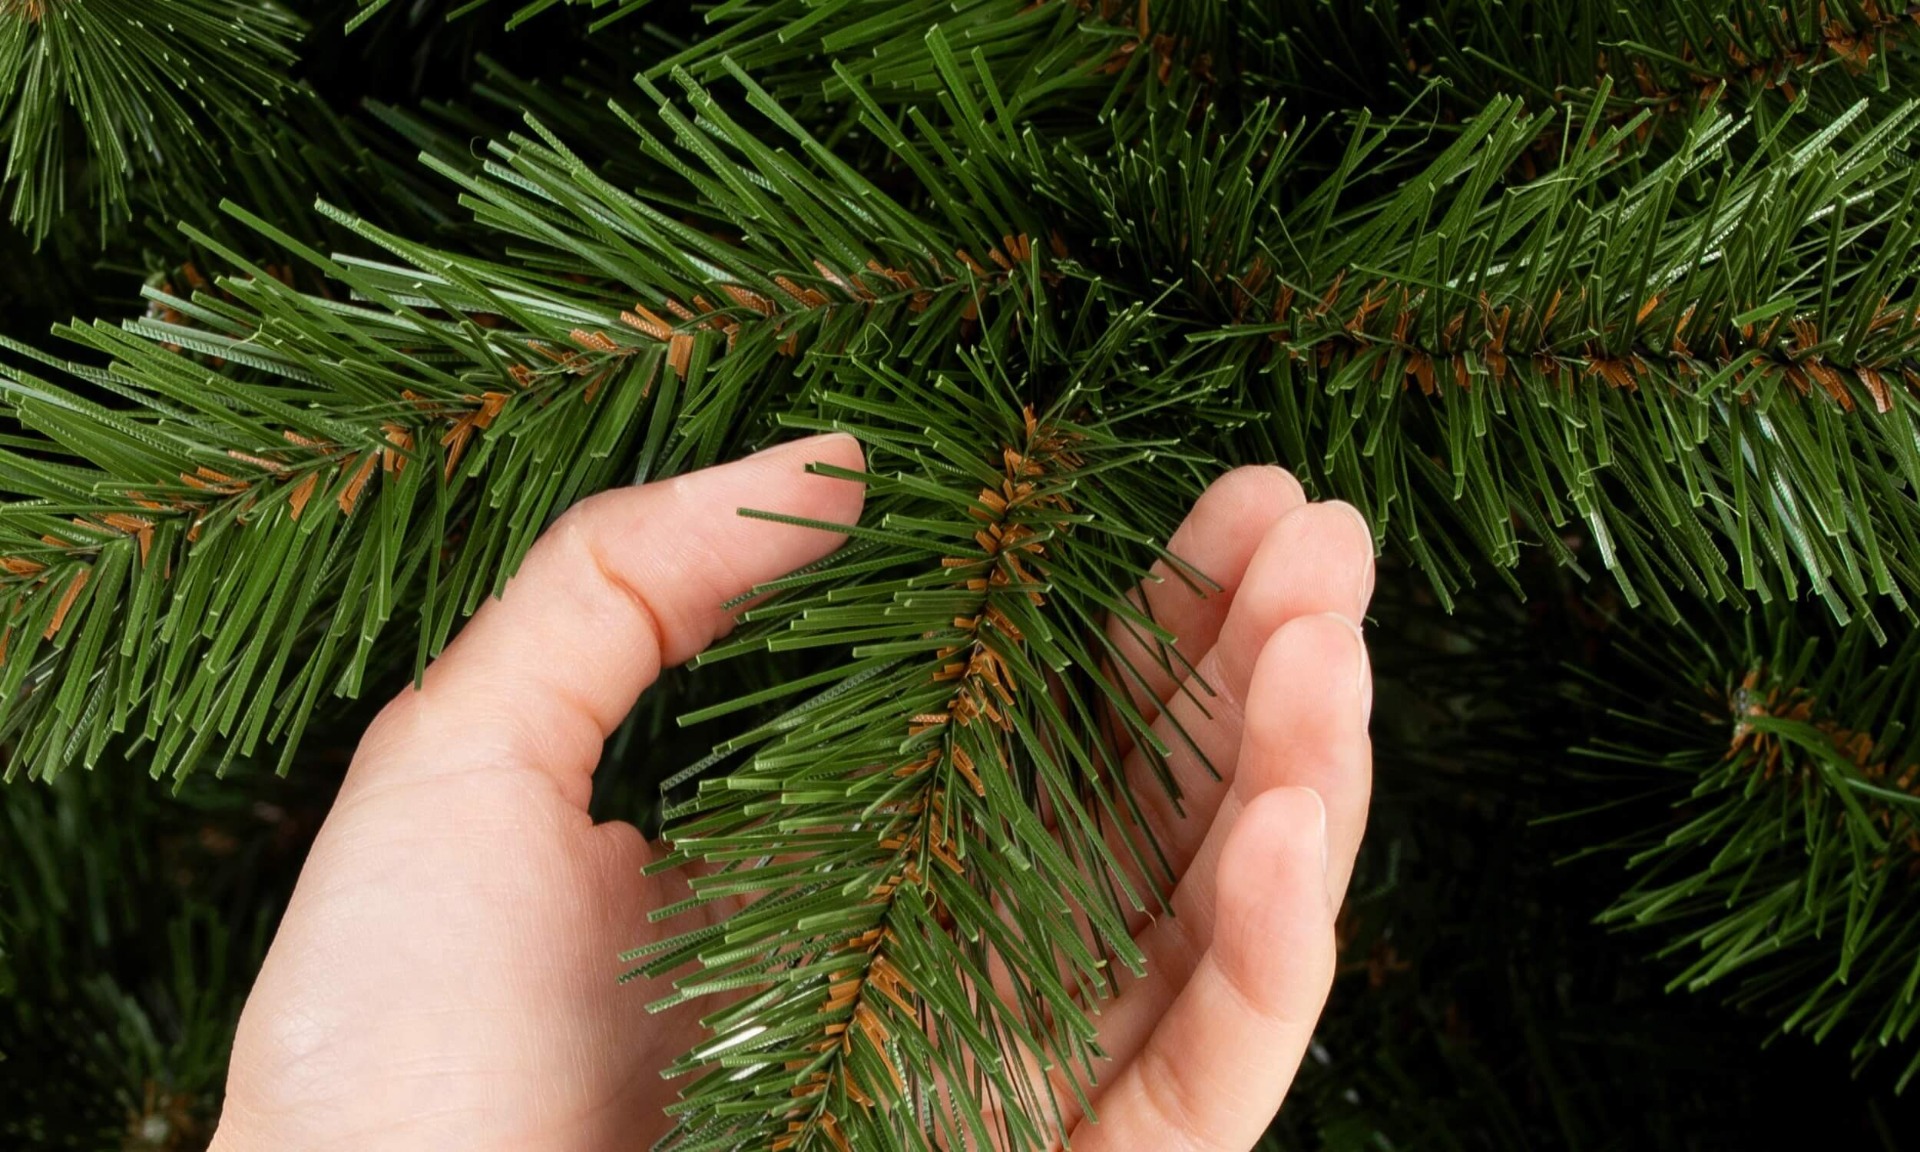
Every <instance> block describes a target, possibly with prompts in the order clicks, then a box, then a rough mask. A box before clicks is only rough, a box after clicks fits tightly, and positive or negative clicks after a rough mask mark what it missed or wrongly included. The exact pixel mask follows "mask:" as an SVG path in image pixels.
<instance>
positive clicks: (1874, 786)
mask: <svg viewBox="0 0 1920 1152" xmlns="http://www.w3.org/2000/svg"><path fill="white" fill-rule="evenodd" d="M1768 620H1770V621H1771V623H1768V622H1767V621H1768ZM1637 671H1638V673H1639V676H1638V677H1636V679H1640V677H1644V679H1641V680H1640V690H1641V691H1644V693H1645V694H1644V696H1641V697H1640V698H1639V699H1637V700H1636V701H1635V707H1634V709H1633V710H1632V711H1623V712H1622V713H1620V714H1619V715H1618V716H1617V717H1616V718H1615V722H1614V726H1613V727H1614V731H1613V734H1612V736H1611V737H1610V738H1609V739H1608V740H1606V741H1605V742H1602V743H1600V744H1598V745H1596V746H1595V747H1594V748H1592V749H1591V752H1592V754H1594V755H1596V756H1598V757H1601V758H1603V759H1605V760H1608V761H1614V762H1617V763H1624V764H1625V765H1627V766H1630V767H1634V768H1638V769H1641V770H1642V771H1646V772H1651V773H1652V774H1653V775H1652V778H1653V780H1654V781H1655V782H1656V786H1657V787H1658V788H1659V791H1658V792H1657V793H1655V794H1656V795H1659V796H1663V797H1668V798H1671V803H1672V808H1671V809H1670V811H1669V812H1668V813H1667V814H1665V818H1664V819H1661V818H1658V817H1654V818H1651V819H1648V820H1646V821H1645V830H1644V831H1643V832H1640V833H1638V834H1636V835H1634V836H1632V837H1630V838H1629V839H1628V840H1627V841H1626V842H1625V843H1623V844H1621V845H1620V846H1619V847H1621V848H1626V849H1630V850H1631V851H1632V855H1631V857H1630V864H1631V867H1632V869H1633V871H1634V873H1635V878H1634V882H1633V885H1632V887H1630V888H1629V889H1628V890H1627V892H1626V893H1625V894H1624V895H1622V896H1621V897H1620V899H1619V900H1618V901H1617V902H1616V903H1615V904H1614V905H1613V907H1612V908H1611V909H1609V910H1608V911H1607V913H1606V916H1605V918H1604V919H1605V921H1606V922H1608V923H1612V924H1616V925H1619V926H1622V927H1632V928H1634V929H1636V930H1640V931H1646V932H1655V933H1658V934H1660V935H1662V936H1664V937H1665V938H1666V939H1667V941H1668V943H1667V944H1666V945H1665V946H1664V947H1663V948H1662V955H1663V956H1666V957H1668V958H1670V959H1672V960H1673V961H1674V962H1675V963H1676V964H1678V965H1679V971H1678V972H1677V974H1676V975H1675V976H1674V977H1673V980H1672V987H1673V988H1676V989H1680V988H1684V989H1688V990H1692V991H1704V990H1718V991H1721V992H1722V993H1723V994H1724V995H1725V996H1727V998H1728V999H1729V1000H1731V1002H1733V1003H1734V1004H1737V1005H1739V1006H1741V1007H1743V1008H1747V1009H1751V1010H1755V1011H1759V1012H1764V1013H1766V1014H1767V1015H1769V1016H1771V1017H1772V1018H1773V1019H1775V1020H1776V1021H1777V1022H1778V1024H1779V1027H1780V1028H1781V1030H1783V1031H1786V1032H1797V1033H1803V1034H1805V1035H1807V1036H1810V1037H1812V1038H1814V1039H1816V1040H1825V1039H1828V1038H1830V1037H1837V1038H1840V1039H1842V1040H1845V1041H1848V1042H1850V1043H1851V1045H1852V1051H1853V1055H1854V1058H1855V1060H1856V1061H1857V1062H1865V1061H1866V1060H1868V1059H1870V1058H1872V1057H1873V1056H1874V1055H1876V1054H1877V1053H1880V1052H1883V1051H1889V1050H1891V1051H1892V1052H1894V1053H1896V1054H1897V1055H1898V1058H1900V1059H1901V1060H1903V1061H1904V1068H1903V1070H1902V1072H1901V1075H1900V1079H1899V1082H1900V1083H1901V1084H1902V1085H1904V1084H1906V1083H1907V1082H1909V1081H1910V1080H1911V1079H1912V1078H1913V1076H1914V1075H1915V1074H1916V1073H1917V1072H1920V994H1916V990H1917V989H1920V887H1917V886H1916V885H1915V883H1914V876H1915V875H1916V873H1920V727H1916V725H1915V724H1914V719H1915V717H1916V716H1920V632H1915V631H1913V630H1911V629H1910V628H1907V629H1902V633H1901V635H1899V636H1898V637H1897V638H1895V639H1894V640H1893V641H1892V642H1890V643H1888V644H1885V645H1881V644H1877V643H1875V642H1874V641H1873V639H1872V638H1871V637H1870V636H1869V635H1867V634H1866V633H1865V632H1864V631H1863V630H1861V629H1857V628H1856V629H1851V630H1836V629H1834V628H1832V627H1831V626H1829V625H1827V624H1825V623H1818V624H1814V625H1809V624H1807V623H1805V622H1803V621H1801V620H1796V619H1795V618H1794V617H1793V616H1792V615H1791V614H1790V613H1783V612H1769V613H1766V614H1764V615H1763V616H1759V617H1756V618H1755V619H1754V620H1751V621H1749V622H1747V627H1746V629H1745V634H1744V636H1741V635H1739V634H1738V633H1735V634H1732V635H1722V636H1711V635H1709V636H1705V637H1702V636H1683V637H1681V638H1680V639H1678V640H1676V642H1675V644H1674V646H1673V648H1672V649H1671V650H1669V651H1665V652H1659V653H1655V654H1653V655H1652V656H1650V657H1649V658H1648V659H1647V660H1646V661H1645V663H1644V666H1643V667H1641V668H1639V669H1638V670H1637ZM1636 695H1638V692H1636ZM1648 705H1653V707H1651V708H1649V707H1648ZM1609 775H1610V776H1612V777H1613V779H1614V783H1613V789H1614V790H1615V791H1616V792H1618V791H1620V790H1621V789H1622V788H1623V786H1624V785H1627V784H1636V785H1637V784H1640V783H1642V782H1643V781H1642V780H1641V779H1637V778H1630V779H1626V780H1623V779H1620V778H1619V776H1618V774H1617V771H1616V772H1610V773H1609ZM1635 811H1637V812H1641V813H1645V812H1646V808H1645V807H1644V806H1637V807H1636V808H1635Z"/></svg>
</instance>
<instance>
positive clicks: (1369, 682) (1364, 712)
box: [1339, 616, 1373, 726]
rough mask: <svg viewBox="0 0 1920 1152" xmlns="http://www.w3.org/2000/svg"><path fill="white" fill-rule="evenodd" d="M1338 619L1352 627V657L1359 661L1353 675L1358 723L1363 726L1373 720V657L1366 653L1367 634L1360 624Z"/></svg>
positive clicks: (1344, 618) (1343, 617)
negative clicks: (1355, 687)
mask: <svg viewBox="0 0 1920 1152" xmlns="http://www.w3.org/2000/svg"><path fill="white" fill-rule="evenodd" d="M1339 619H1340V622H1341V623H1343V624H1345V625H1346V626H1347V627H1348V628H1351V629H1353V647H1354V658H1355V659H1356V660H1358V661H1359V662H1360V667H1359V668H1358V670H1357V671H1355V673H1354V675H1355V677H1356V678H1357V680H1358V682H1359V685H1360V723H1361V725H1362V726H1364V725H1366V724H1368V723H1370V722H1372V720H1373V659H1372V657H1370V656H1369V655H1368V654H1367V634H1366V633H1365V632H1363V631H1361V630H1360V625H1358V624H1355V623H1354V622H1353V621H1351V620H1349V619H1347V618H1346V617H1345V616H1341V617H1339Z"/></svg>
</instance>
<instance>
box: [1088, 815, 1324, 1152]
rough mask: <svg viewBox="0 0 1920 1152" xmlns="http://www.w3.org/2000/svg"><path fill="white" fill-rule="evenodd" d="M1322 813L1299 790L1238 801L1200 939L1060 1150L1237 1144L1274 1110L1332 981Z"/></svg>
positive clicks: (1254, 1134) (1195, 1151) (1208, 1149)
mask: <svg viewBox="0 0 1920 1152" xmlns="http://www.w3.org/2000/svg"><path fill="white" fill-rule="evenodd" d="M1323 819H1324V812H1323V809H1322V807H1321V804H1320V802H1319V799H1318V798H1317V797H1316V796H1315V795H1314V793H1313V792H1312V791H1311V790H1310V789H1305V788H1281V789H1274V790H1272V791H1269V792H1267V793H1265V794H1263V795H1262V796H1260V797H1258V798H1257V799H1256V800H1255V801H1254V802H1253V803H1251V804H1249V805H1248V806H1247V809H1246V811H1245V812H1244V813H1242V815H1241V818H1240V820H1239V822H1238V824H1237V825H1236V826H1235V829H1234V833H1233V835H1232V837H1231V838H1230V839H1229V840H1228V842H1227V843H1226V845H1225V847H1224V850H1223V852H1222V854H1221V858H1220V869H1219V880H1220V894H1219V899H1218V906H1217V915H1216V918H1215V919H1216V923H1217V925H1218V930H1217V931H1216V932H1215V934H1214V937H1213V942H1212V945H1211V946H1210V947H1209V948H1207V950H1206V951H1205V953H1204V955H1203V956H1202V957H1201V959H1200V961H1199V964H1198V966H1197V967H1196V968H1195V969H1194V971H1193V976H1192V978H1191V979H1190V980H1189V981H1188V982H1187V984H1186V986H1185V988H1184V989H1182V990H1181V992H1180V994H1179V997H1178V998H1177V999H1176V1000H1174V1001H1173V1003H1172V1005H1171V1007H1170V1008H1169V1009H1168V1010H1167V1012H1166V1014H1165V1015H1164V1016H1163V1017H1161V1018H1160V1019H1159V1023H1158V1026H1157V1027H1155V1028H1154V1029H1153V1031H1152V1033H1151V1035H1150V1036H1148V1038H1147V1039H1146V1041H1145V1043H1144V1045H1143V1046H1141V1047H1140V1049H1139V1052H1138V1054H1137V1055H1136V1056H1135V1058H1134V1059H1133V1060H1132V1061H1130V1062H1128V1063H1127V1064H1126V1065H1125V1067H1124V1069H1123V1070H1122V1071H1121V1073H1120V1075H1119V1076H1118V1077H1117V1078H1116V1079H1115V1080H1114V1081H1113V1083H1112V1084H1111V1085H1110V1086H1109V1087H1108V1088H1107V1089H1106V1091H1105V1092H1103V1093H1102V1094H1101V1095H1100V1096H1099V1097H1098V1098H1097V1099H1096V1101H1095V1103H1094V1107H1095V1109H1096V1117H1097V1120H1096V1119H1095V1118H1089V1119H1087V1120H1083V1121H1082V1122H1081V1123H1080V1124H1079V1125H1077V1126H1076V1128H1075V1129H1074V1131H1073V1134H1072V1139H1071V1144H1070V1146H1071V1147H1072V1148H1073V1149H1074V1152H1121V1150H1130V1149H1134V1148H1138V1147H1141V1143H1142V1138H1143V1137H1144V1136H1145V1135H1146V1134H1148V1133H1151V1134H1152V1137H1151V1143H1152V1145H1153V1147H1154V1148H1156V1149H1166V1150H1167V1152H1245V1149H1248V1148H1251V1147H1253V1145H1254V1143H1255V1142H1256V1141H1257V1140H1258V1139H1259V1137H1260V1134H1261V1133H1262V1132H1263V1131H1264V1130H1265V1129H1266V1127H1267V1125H1268V1123H1270V1122H1271V1121H1272V1119H1273V1115H1274V1113H1275V1112H1276V1111H1278V1110H1279V1107H1280V1102H1281V1099H1282V1098H1283V1097H1284V1096H1285V1095H1286V1089H1287V1086H1288V1084H1289V1083H1290V1082H1291V1081H1292V1079H1293V1075H1294V1072H1295V1071H1296V1070H1297V1069H1298V1068H1299V1065H1300V1058H1301V1056H1302V1055H1303V1054H1304V1053H1305V1052H1306V1049H1307V1044H1308V1042H1309V1041H1310V1040H1311V1039H1312V1036H1313V1029H1314V1024H1315V1022H1316V1021H1317V1020H1318V1019H1319V1016H1320V1010H1321V1008H1322V1007H1323V1006H1324V1005H1325V1003H1326V997H1327V991H1328V989H1329V988H1330V987H1331V985H1332V982H1333V968H1334V935H1333V906H1332V904H1331V902H1330V900H1329V898H1328V894H1327V891H1328V890H1327V877H1326V873H1325V868H1324V864H1325V861H1326V859H1327V851H1328V846H1327V841H1326V832H1325V828H1324V825H1323Z"/></svg>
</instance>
